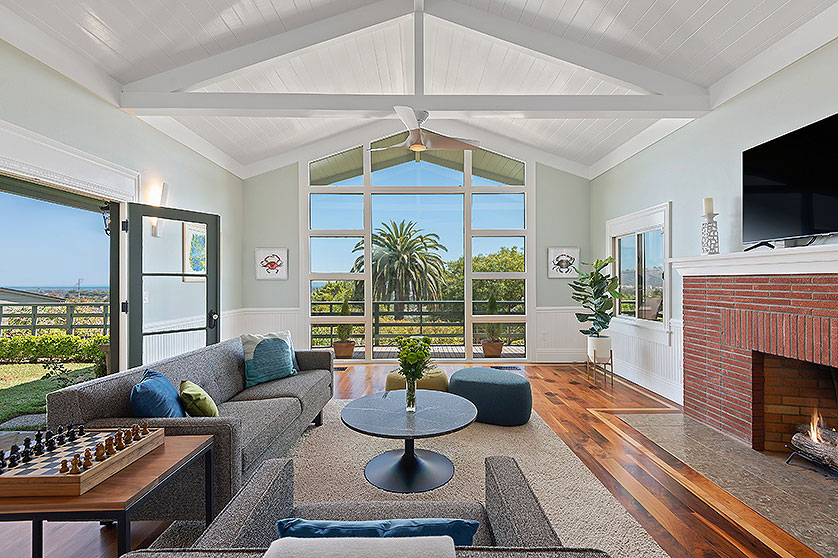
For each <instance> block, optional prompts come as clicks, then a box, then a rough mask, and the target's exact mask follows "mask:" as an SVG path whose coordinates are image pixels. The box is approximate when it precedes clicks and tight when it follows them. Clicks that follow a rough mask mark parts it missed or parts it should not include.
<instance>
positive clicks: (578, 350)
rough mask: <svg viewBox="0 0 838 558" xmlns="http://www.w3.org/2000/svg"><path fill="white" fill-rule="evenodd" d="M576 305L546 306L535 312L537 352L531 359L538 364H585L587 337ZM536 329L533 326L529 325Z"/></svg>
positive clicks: (531, 355) (532, 354)
mask: <svg viewBox="0 0 838 558" xmlns="http://www.w3.org/2000/svg"><path fill="white" fill-rule="evenodd" d="M580 310H582V308H579V307H576V306H550V307H548V306H542V307H540V308H536V309H535V350H534V351H532V352H531V353H530V358H531V359H532V360H534V361H535V362H585V347H586V342H585V336H584V335H582V334H581V333H579V329H580V325H579V322H578V321H577V320H576V312H579V311H580ZM529 327H532V324H530V325H529Z"/></svg>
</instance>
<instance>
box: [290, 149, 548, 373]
mask: <svg viewBox="0 0 838 558" xmlns="http://www.w3.org/2000/svg"><path fill="white" fill-rule="evenodd" d="M380 139H382V138H374V139H372V140H370V141H364V142H361V148H362V153H363V186H335V185H325V186H318V185H311V183H310V179H309V178H310V168H311V167H310V163H311V162H313V161H315V160H319V159H322V158H323V157H319V156H318V157H314V158H312V159H310V160H309V161H305V162H303V161H301V162H300V165H299V172H300V186H301V188H300V190H301V195H300V216H301V218H303V219H304V222H305V226H304V227H303V230H301V233H302V234H301V235H300V248H301V258H300V260H301V261H300V266H301V285H300V287H301V291H302V292H301V295H302V296H301V306H303V305H304V307H303V308H301V309H300V310H301V311H302V316H301V317H302V321H303V322H304V324H305V328H306V332H307V335H306V337H307V338H308V340H309V341H310V335H311V326H312V325H314V324H317V323H328V324H338V323H350V324H354V325H364V326H365V327H364V336H365V337H364V339H365V342H364V350H365V353H366V354H365V358H364V359H353V360H351V361H348V362H352V363H357V364H361V363H388V362H396V361H395V360H394V359H374V358H373V343H372V342H373V339H372V337H373V327H372V324H373V316H372V304H367V301H371V300H372V286H373V285H372V283H373V281H372V269H371V266H369V265H365V266H364V272H363V273H340V274H334V273H328V274H327V273H312V272H311V267H310V256H311V255H310V253H309V250H310V248H309V247H310V239H311V238H312V237H320V236H353V237H356V236H361V237H363V239H364V260H365V261H367V262H368V261H369V260H370V258H371V248H372V229H373V223H372V196H373V195H375V194H462V195H463V233H464V245H463V255H464V258H463V267H464V281H465V284H464V285H463V292H464V296H463V305H464V320H463V321H464V324H465V325H464V330H463V335H464V339H463V341H464V343H463V346H464V349H465V360H466V361H474V360H477V361H483V360H484V359H483V358H478V359H475V358H474V324H477V323H493V322H498V323H524V324H525V327H526V335H525V347H526V353H525V355H524V357H520V358H518V357H516V358H511V357H503V361H504V362H506V361H510V362H515V361H518V362H523V361H526V360H527V358H528V357H532V356H533V355H534V354H535V344H534V330H535V326H534V324H532V323H531V320H529V319H528V318H530V317H531V316H534V315H535V277H534V270H535V261H534V259H533V257H534V256H533V252H534V247H535V222H534V218H535V195H534V191H533V190H534V189H533V185H534V183H535V163H534V162H532V161H531V160H529V159H528V158H524V157H522V156H521V155H520V154H517V155H516V154H514V153H501V152H500V151H494V150H488V149H486V148H485V147H482V149H484V150H487V151H492V152H494V153H497V154H499V155H503V156H504V157H509V158H511V159H514V160H516V161H519V162H521V163H523V164H524V184H523V185H505V184H504V185H487V186H472V152H471V151H465V152H464V154H463V156H464V169H463V173H464V178H463V185H462V186H373V185H372V177H371V175H372V164H371V152H370V146H371V144H372V143H374V142H376V141H378V140H380ZM355 147H358V145H357V144H355V145H352V146H348V147H347V148H345V149H342V150H340V151H336V153H340V152H343V151H347V150H349V149H353V148H355ZM326 157H328V155H326ZM320 193H330V194H337V193H340V194H363V196H364V202H363V212H364V216H363V219H364V229H363V230H360V229H342V230H313V229H311V213H310V211H311V209H310V197H309V196H310V195H311V194H320ZM492 193H498V194H514V193H520V194H524V228H523V229H477V230H473V229H472V228H471V221H472V194H492ZM303 219H301V224H302V222H303ZM497 236H520V237H523V238H524V261H525V271H523V272H484V273H473V271H472V253H471V251H472V239H473V238H476V237H497ZM473 279H524V280H525V281H526V283H525V291H524V292H525V300H524V305H525V313H524V314H515V315H506V314H501V315H480V314H474V310H473V306H474V305H473V296H472V291H473V284H472V280H473ZM328 280H362V281H364V314H363V316H317V315H313V314H312V312H311V281H328ZM455 360H457V361H460V360H461V359H455Z"/></svg>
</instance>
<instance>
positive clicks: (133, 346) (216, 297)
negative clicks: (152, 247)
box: [122, 203, 221, 368]
mask: <svg viewBox="0 0 838 558" xmlns="http://www.w3.org/2000/svg"><path fill="white" fill-rule="evenodd" d="M127 213H128V218H127V229H128V231H127V232H128V252H127V261H128V296H127V314H128V328H127V333H128V335H127V338H128V347H127V354H128V368H133V367H135V366H141V365H142V364H143V338H144V336H145V334H144V333H143V276H144V275H146V274H144V273H143V217H157V218H159V219H168V220H172V221H187V222H190V223H201V224H204V225H206V227H207V273H206V297H207V306H206V308H205V310H206V312H207V314H208V315H209V314H210V313H215V314H216V315H217V317H216V318H215V324H214V325H212V324H208V325H205V326H204V327H202V328H186V329H174V330H171V333H184V332H186V331H197V330H200V329H205V330H206V344H207V345H212V344H215V343H218V342H219V341H220V339H221V335H220V327H219V326H220V319H221V236H220V235H221V216H220V215H215V214H213V213H202V212H199V211H191V210H187V209H173V208H169V207H156V206H152V205H145V204H140V203H129V204H128V211H127ZM152 275H154V276H173V277H183V276H184V275H188V274H184V273H182V272H180V273H177V272H171V273H152ZM122 310H123V311H125V310H126V308H122ZM160 333H163V332H155V334H160Z"/></svg>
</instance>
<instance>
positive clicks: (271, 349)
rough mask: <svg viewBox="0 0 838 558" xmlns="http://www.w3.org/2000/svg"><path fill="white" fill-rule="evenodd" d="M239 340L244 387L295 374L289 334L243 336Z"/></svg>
mask: <svg viewBox="0 0 838 558" xmlns="http://www.w3.org/2000/svg"><path fill="white" fill-rule="evenodd" d="M241 340H242V349H243V351H244V377H245V387H253V386H255V385H257V384H261V383H264V382H269V381H271V380H278V379H280V378H287V377H288V376H294V375H296V374H297V370H296V368H294V357H293V354H294V350H293V346H292V345H291V333H290V332H287V331H280V332H278V333H267V334H265V335H257V334H245V335H242V336H241Z"/></svg>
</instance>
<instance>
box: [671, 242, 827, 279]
mask: <svg viewBox="0 0 838 558" xmlns="http://www.w3.org/2000/svg"><path fill="white" fill-rule="evenodd" d="M667 261H668V262H669V263H670V264H671V265H672V268H673V269H674V270H676V271H677V272H678V273H679V274H681V276H682V277H690V276H696V275H806V274H813V273H838V244H824V245H819V246H798V247H795V248H776V249H774V250H767V249H758V250H754V251H752V252H733V253H729V254H714V255H712V256H693V257H689V258H670V259H669V260H667Z"/></svg>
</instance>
